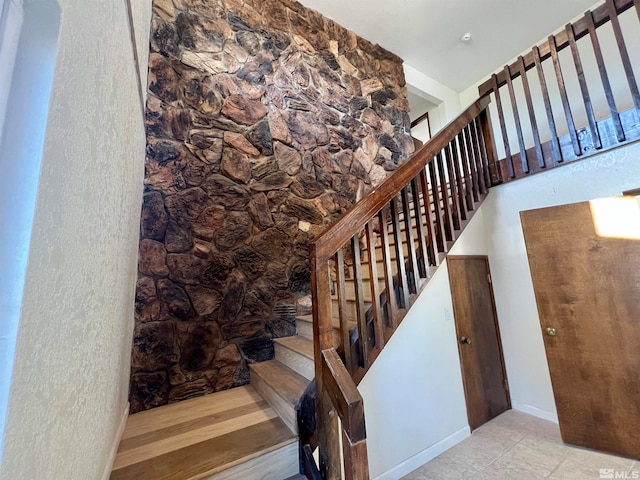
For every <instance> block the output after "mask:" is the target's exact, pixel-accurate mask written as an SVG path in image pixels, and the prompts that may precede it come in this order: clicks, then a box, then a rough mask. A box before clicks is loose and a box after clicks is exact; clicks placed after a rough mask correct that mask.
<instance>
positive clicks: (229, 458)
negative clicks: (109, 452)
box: [111, 386, 297, 480]
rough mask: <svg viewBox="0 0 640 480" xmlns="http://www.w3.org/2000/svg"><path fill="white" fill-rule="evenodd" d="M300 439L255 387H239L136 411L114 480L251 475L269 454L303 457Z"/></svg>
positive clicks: (188, 479) (279, 457)
mask: <svg viewBox="0 0 640 480" xmlns="http://www.w3.org/2000/svg"><path fill="white" fill-rule="evenodd" d="M296 441H297V438H296V437H295V436H294V435H293V434H292V433H291V431H290V430H289V429H288V428H287V427H286V426H285V425H284V423H282V421H281V420H280V418H278V416H277V414H276V413H275V412H274V411H273V409H272V408H271V407H269V405H268V404H267V403H266V402H265V401H264V400H263V399H262V397H261V396H260V395H259V394H258V393H257V392H256V391H255V390H254V389H253V388H252V387H250V386H247V387H241V388H234V389H231V390H227V391H224V392H219V393H214V394H212V395H207V396H204V397H200V398H194V399H191V400H185V401H183V402H180V403H176V404H171V405H166V406H162V407H158V408H155V409H152V410H148V411H145V412H140V413H136V414H134V415H131V416H130V417H129V419H128V421H127V425H126V428H125V431H124V434H123V436H122V440H121V442H120V447H119V449H118V454H117V456H116V460H115V463H114V466H113V472H112V474H111V480H120V479H122V480H124V479H132V478H136V479H139V480H147V479H148V480H195V479H208V478H212V479H213V478H215V479H223V478H249V477H250V476H251V475H250V474H249V473H250V472H251V471H252V470H256V469H260V470H263V469H264V468H265V466H264V465H258V464H257V463H258V462H260V461H261V459H264V458H265V457H270V458H268V461H269V463H271V467H268V468H272V467H273V466H274V465H273V463H274V462H275V463H278V462H283V461H284V462H289V461H290V460H289V459H290V458H291V457H292V456H291V455H289V453H291V452H287V454H286V455H285V454H284V453H281V451H282V450H283V447H284V449H285V450H287V451H288V450H294V452H295V454H294V455H293V457H292V458H293V459H294V461H297V444H296ZM270 452H271V453H270ZM265 454H267V455H265ZM254 459H255V461H253V460H254ZM232 467H233V468H232ZM294 467H295V465H294ZM294 471H295V469H294ZM262 473H263V474H264V473H265V472H264V471H263V472H262ZM215 474H217V475H215Z"/></svg>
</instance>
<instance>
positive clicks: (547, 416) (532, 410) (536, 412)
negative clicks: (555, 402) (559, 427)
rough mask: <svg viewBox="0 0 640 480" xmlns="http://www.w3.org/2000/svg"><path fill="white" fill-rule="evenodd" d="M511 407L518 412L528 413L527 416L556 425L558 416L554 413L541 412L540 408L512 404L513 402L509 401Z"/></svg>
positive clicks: (516, 403)
mask: <svg viewBox="0 0 640 480" xmlns="http://www.w3.org/2000/svg"><path fill="white" fill-rule="evenodd" d="M511 406H512V407H513V409H514V410H519V411H520V412H524V413H528V414H529V415H533V416H534V417H538V418H542V419H544V420H549V421H550V422H553V423H558V414H557V413H556V412H550V411H548V410H542V409H541V408H538V407H532V406H531V405H526V404H524V403H518V402H514V401H513V400H512V401H511Z"/></svg>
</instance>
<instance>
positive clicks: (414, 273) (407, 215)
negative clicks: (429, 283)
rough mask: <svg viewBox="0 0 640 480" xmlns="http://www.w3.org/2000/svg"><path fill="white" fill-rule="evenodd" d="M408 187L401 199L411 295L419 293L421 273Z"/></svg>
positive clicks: (404, 189)
mask: <svg viewBox="0 0 640 480" xmlns="http://www.w3.org/2000/svg"><path fill="white" fill-rule="evenodd" d="M407 190H408V189H407V187H405V188H403V189H402V192H401V193H400V197H401V198H402V213H403V214H404V228H405V231H404V235H405V239H406V241H407V253H408V254H409V268H408V270H407V273H408V274H409V287H410V290H411V293H418V285H419V283H418V279H419V278H420V271H419V270H418V258H417V256H416V246H415V243H414V239H413V225H411V207H410V206H409V192H408V191H407Z"/></svg>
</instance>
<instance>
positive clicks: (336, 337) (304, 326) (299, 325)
mask: <svg viewBox="0 0 640 480" xmlns="http://www.w3.org/2000/svg"><path fill="white" fill-rule="evenodd" d="M296 329H297V331H298V335H300V336H301V337H304V338H308V339H309V340H313V324H312V323H309V322H303V321H300V320H297V321H296ZM333 345H334V346H336V347H337V346H338V345H340V330H339V329H338V330H334V332H333Z"/></svg>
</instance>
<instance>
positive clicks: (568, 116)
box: [548, 35, 582, 157]
mask: <svg viewBox="0 0 640 480" xmlns="http://www.w3.org/2000/svg"><path fill="white" fill-rule="evenodd" d="M548 41H549V51H550V52H551V60H552V61H553V68H554V70H555V72H556V79H557V81H558V89H559V90H560V98H562V108H563V109H564V118H565V120H566V121H567V128H568V129H569V136H570V137H571V145H573V153H575V155H576V156H577V157H579V156H580V155H582V146H581V145H580V140H579V139H578V132H577V130H576V124H575V122H574V121H573V114H572V113H571V104H570V103H569V96H568V95H567V87H566V85H565V83H564V75H563V74H562V67H561V65H560V57H559V56H558V46H557V45H556V37H555V36H553V35H551V36H549V40H548Z"/></svg>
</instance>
